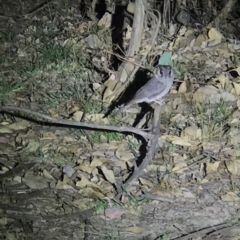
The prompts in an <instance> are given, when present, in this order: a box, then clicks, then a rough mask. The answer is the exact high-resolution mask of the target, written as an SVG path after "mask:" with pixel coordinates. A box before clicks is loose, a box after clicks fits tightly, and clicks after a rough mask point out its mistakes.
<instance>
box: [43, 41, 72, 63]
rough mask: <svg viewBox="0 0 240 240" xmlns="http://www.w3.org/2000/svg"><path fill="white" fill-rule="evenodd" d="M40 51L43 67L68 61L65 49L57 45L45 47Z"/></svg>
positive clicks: (51, 44) (52, 44)
mask: <svg viewBox="0 0 240 240" xmlns="http://www.w3.org/2000/svg"><path fill="white" fill-rule="evenodd" d="M38 51H39V52H40V53H41V55H42V56H41V57H42V59H41V62H42V64H43V66H48V65H52V64H53V63H54V64H59V63H63V64H65V63H66V61H67V57H68V54H67V51H66V49H65V48H64V47H62V46H61V45H59V44H56V43H50V44H48V45H43V47H42V48H39V49H38Z"/></svg>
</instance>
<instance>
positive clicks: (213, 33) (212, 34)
mask: <svg viewBox="0 0 240 240" xmlns="http://www.w3.org/2000/svg"><path fill="white" fill-rule="evenodd" d="M208 37H209V39H210V40H219V41H221V40H222V34H221V33H220V32H218V31H217V29H216V28H211V29H210V30H209V31H208Z"/></svg>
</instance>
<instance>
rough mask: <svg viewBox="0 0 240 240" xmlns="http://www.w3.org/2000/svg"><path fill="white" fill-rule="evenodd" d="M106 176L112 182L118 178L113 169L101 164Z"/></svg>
mask: <svg viewBox="0 0 240 240" xmlns="http://www.w3.org/2000/svg"><path fill="white" fill-rule="evenodd" d="M101 170H102V172H103V174H104V177H105V178H106V179H107V180H108V181H109V182H110V183H112V184H115V183H116V179H115V176H114V173H113V171H112V170H108V169H107V168H106V167H105V166H101Z"/></svg>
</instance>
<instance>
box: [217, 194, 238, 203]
mask: <svg viewBox="0 0 240 240" xmlns="http://www.w3.org/2000/svg"><path fill="white" fill-rule="evenodd" d="M221 199H222V201H224V202H233V201H239V196H238V195H237V194H236V193H233V192H228V193H226V194H225V195H223V196H221Z"/></svg>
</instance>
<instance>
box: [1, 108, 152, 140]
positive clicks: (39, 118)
mask: <svg viewBox="0 0 240 240" xmlns="http://www.w3.org/2000/svg"><path fill="white" fill-rule="evenodd" d="M0 112H5V113H9V114H12V115H15V116H19V117H23V118H26V119H32V120H34V121H36V122H41V123H48V124H49V123H50V124H55V125H61V126H68V127H79V128H90V129H94V130H108V131H115V132H121V133H124V132H126V133H127V132H128V133H134V134H137V135H140V136H142V137H143V138H145V139H151V137H152V134H150V133H148V132H146V131H144V130H141V129H138V128H134V127H117V126H111V125H101V124H96V123H85V122H76V121H72V120H68V119H57V118H53V117H50V116H48V115H45V114H43V113H39V112H34V111H32V110H29V109H26V108H21V107H13V106H1V107H0Z"/></svg>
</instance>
